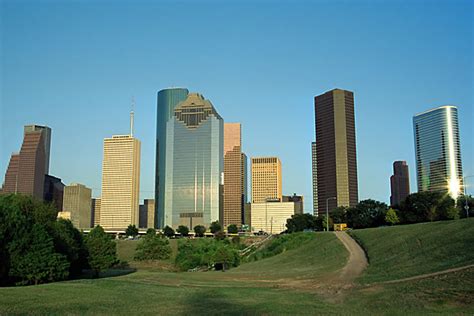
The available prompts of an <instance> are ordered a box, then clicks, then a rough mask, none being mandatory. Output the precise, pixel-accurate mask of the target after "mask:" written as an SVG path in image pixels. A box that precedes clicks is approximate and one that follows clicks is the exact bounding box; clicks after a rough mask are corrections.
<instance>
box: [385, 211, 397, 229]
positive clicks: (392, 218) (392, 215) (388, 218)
mask: <svg viewBox="0 0 474 316" xmlns="http://www.w3.org/2000/svg"><path fill="white" fill-rule="evenodd" d="M385 222H386V223H387V224H389V225H396V224H398V223H400V220H399V219H398V215H397V212H396V211H395V210H394V209H393V208H391V209H389V210H388V211H387V214H386V215H385Z"/></svg>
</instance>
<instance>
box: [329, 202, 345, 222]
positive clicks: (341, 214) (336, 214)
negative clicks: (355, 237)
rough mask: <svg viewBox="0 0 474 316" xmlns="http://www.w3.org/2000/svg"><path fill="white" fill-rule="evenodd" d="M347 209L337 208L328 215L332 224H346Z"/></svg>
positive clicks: (343, 207)
mask: <svg viewBox="0 0 474 316" xmlns="http://www.w3.org/2000/svg"><path fill="white" fill-rule="evenodd" d="M348 209H349V208H348V207H346V206H338V207H336V208H335V209H333V210H332V211H331V213H329V215H330V216H331V218H332V220H333V222H334V223H335V224H340V223H346V222H347V216H346V213H347V210H348Z"/></svg>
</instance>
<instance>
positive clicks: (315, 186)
mask: <svg viewBox="0 0 474 316" xmlns="http://www.w3.org/2000/svg"><path fill="white" fill-rule="evenodd" d="M311 158H312V160H311V167H312V168H311V169H312V172H313V173H312V176H313V215H314V216H318V215H319V214H318V165H317V163H316V162H317V159H316V142H312V143H311Z"/></svg>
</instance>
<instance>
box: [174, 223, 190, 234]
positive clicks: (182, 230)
mask: <svg viewBox="0 0 474 316" xmlns="http://www.w3.org/2000/svg"><path fill="white" fill-rule="evenodd" d="M176 232H177V233H179V234H180V235H181V236H188V235H189V228H188V227H187V226H184V225H180V226H178V229H177V230H176Z"/></svg>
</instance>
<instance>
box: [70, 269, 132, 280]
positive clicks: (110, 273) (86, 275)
mask: <svg viewBox="0 0 474 316" xmlns="http://www.w3.org/2000/svg"><path fill="white" fill-rule="evenodd" d="M136 271H137V269H134V268H121V269H108V270H106V271H103V272H100V273H99V276H98V277H96V276H95V275H94V272H93V271H92V270H83V271H82V274H81V275H80V276H78V277H76V278H74V279H73V280H81V279H103V278H113V277H118V276H122V275H127V274H130V273H134V272H136Z"/></svg>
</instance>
